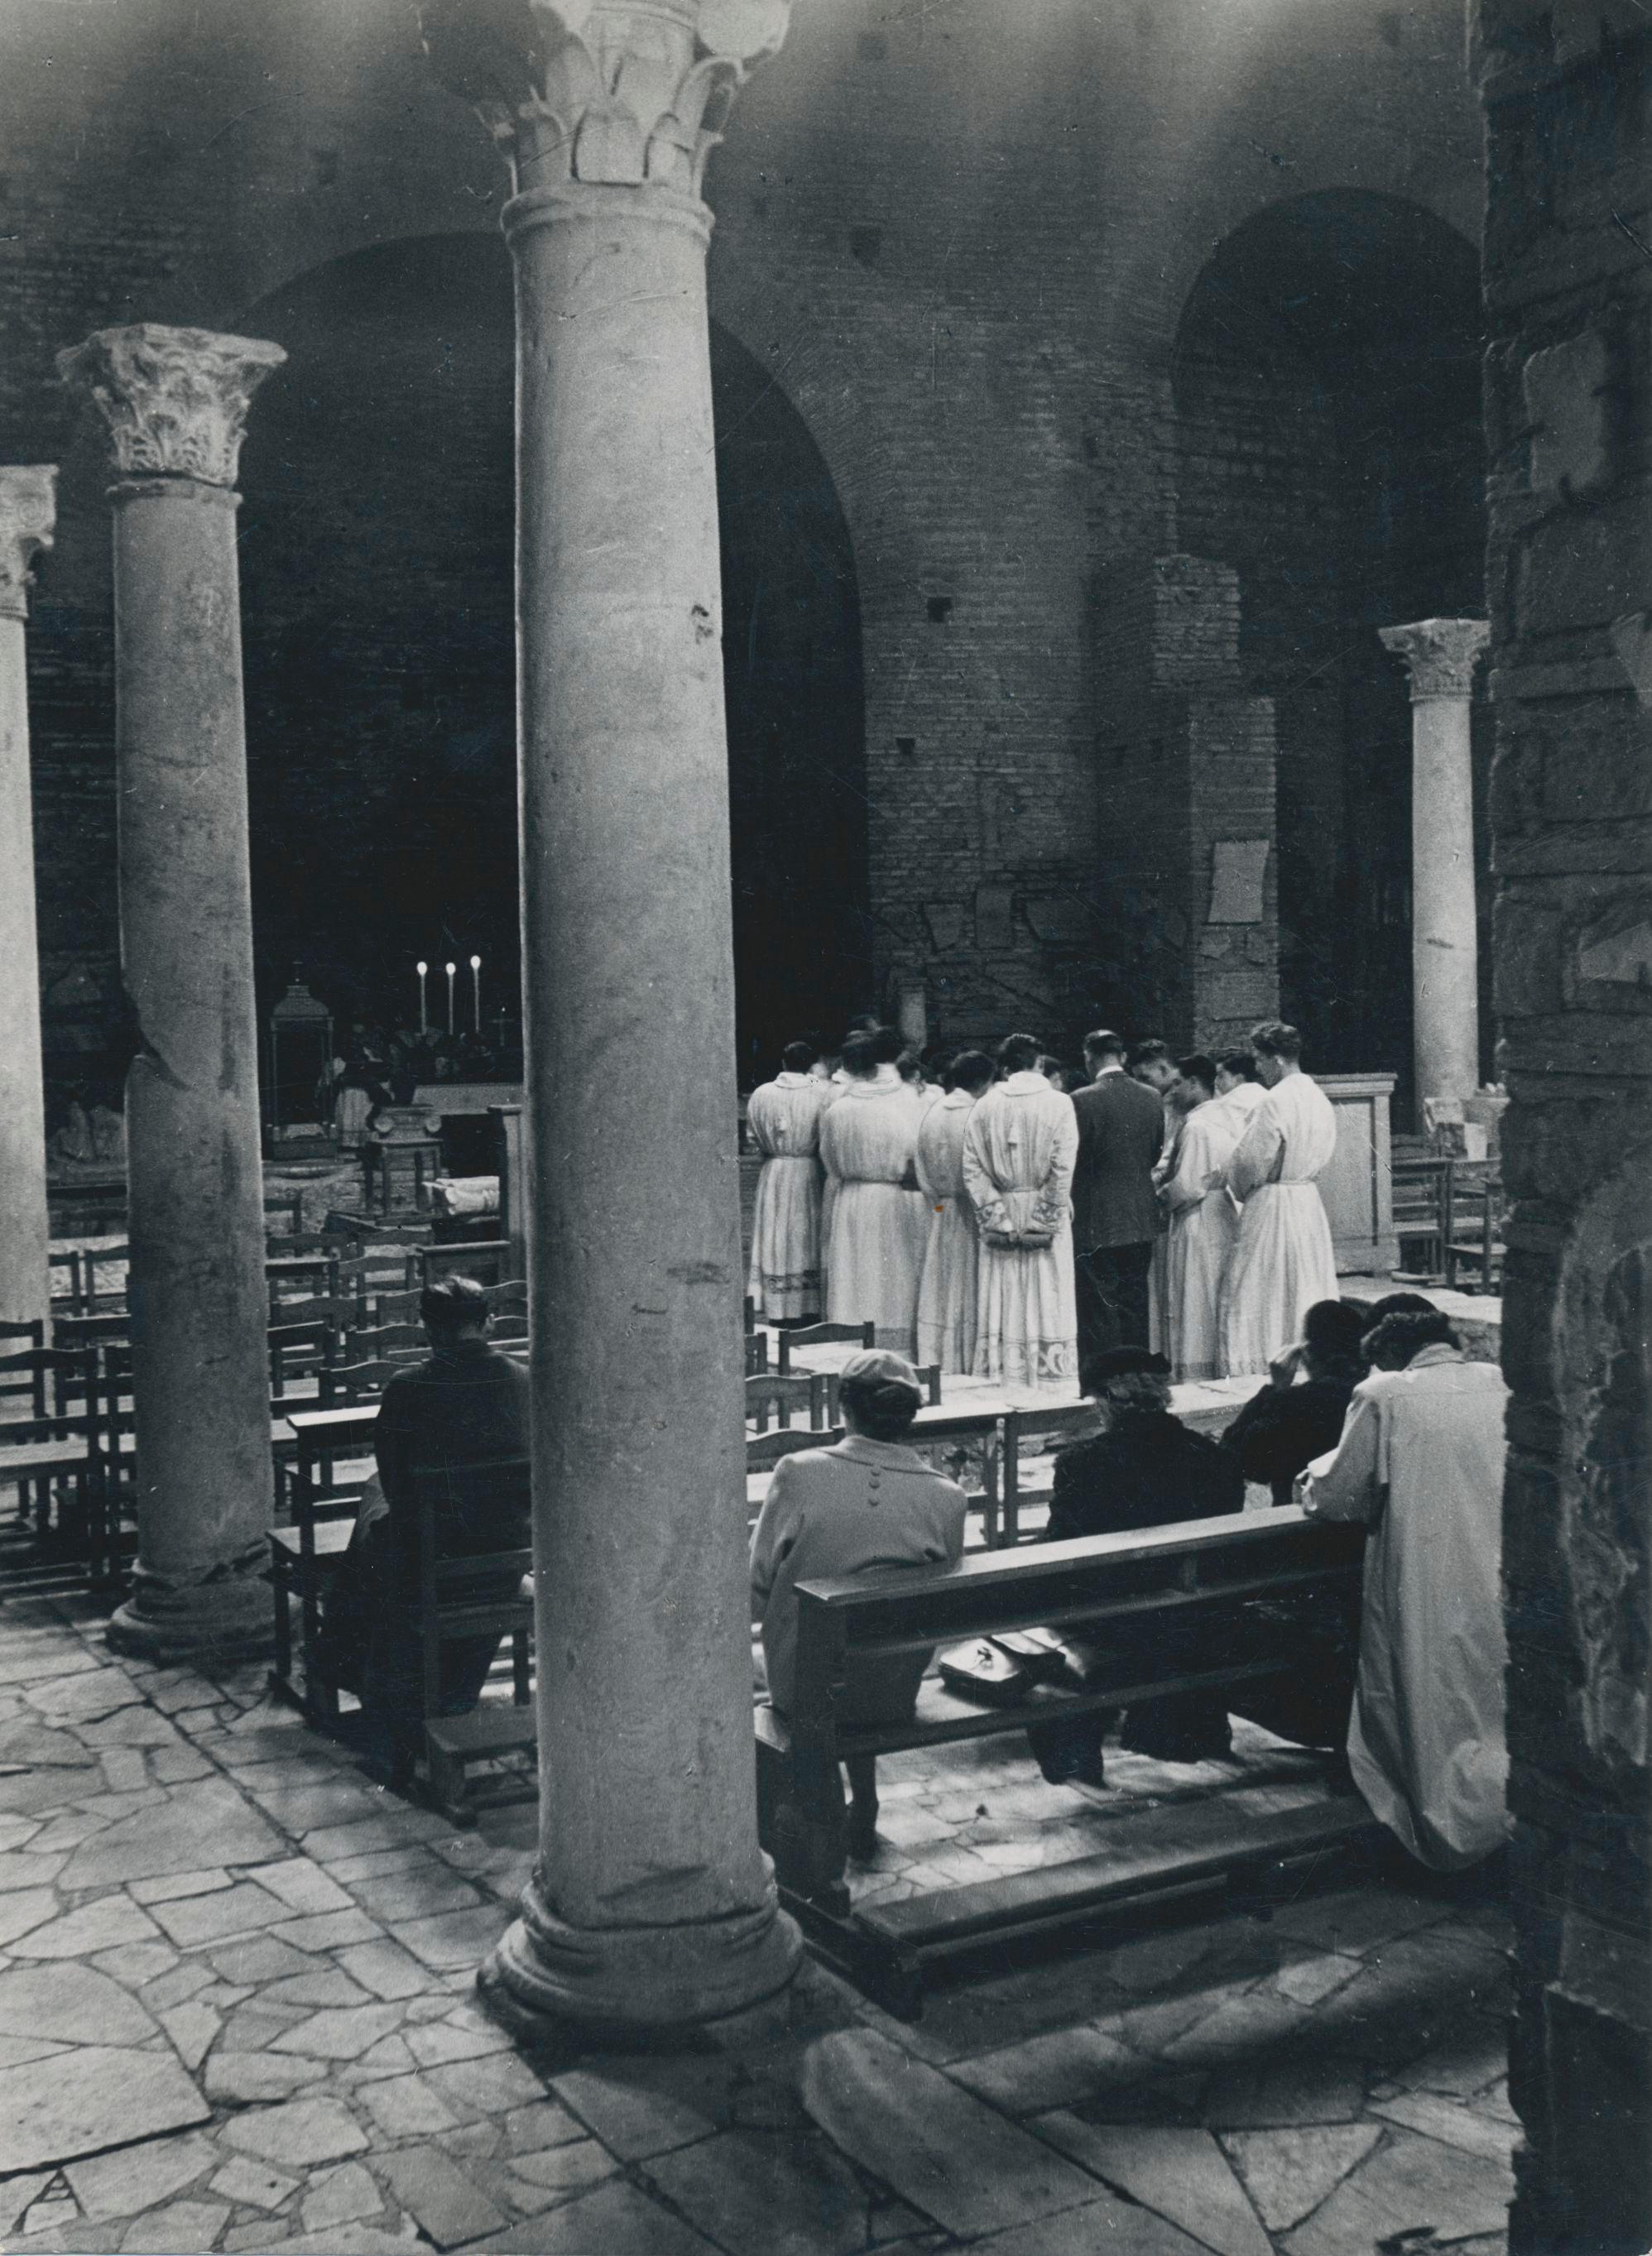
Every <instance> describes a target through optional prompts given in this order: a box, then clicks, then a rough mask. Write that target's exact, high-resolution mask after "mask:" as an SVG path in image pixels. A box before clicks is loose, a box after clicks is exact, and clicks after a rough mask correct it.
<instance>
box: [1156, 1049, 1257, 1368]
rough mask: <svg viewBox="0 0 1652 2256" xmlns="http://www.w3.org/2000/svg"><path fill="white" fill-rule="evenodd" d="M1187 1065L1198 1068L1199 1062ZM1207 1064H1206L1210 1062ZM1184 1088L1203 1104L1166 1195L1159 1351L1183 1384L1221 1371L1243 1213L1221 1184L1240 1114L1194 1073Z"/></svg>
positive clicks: (1189, 1124)
mask: <svg viewBox="0 0 1652 2256" xmlns="http://www.w3.org/2000/svg"><path fill="white" fill-rule="evenodd" d="M1187 1063H1188V1066H1189V1067H1192V1066H1193V1065H1194V1063H1195V1061H1194V1060H1193V1059H1191V1058H1190V1059H1189V1060H1188V1061H1187ZM1203 1063H1204V1065H1205V1066H1206V1067H1208V1065H1209V1061H1208V1059H1207V1060H1204V1061H1203ZM1186 1086H1187V1087H1188V1088H1189V1089H1190V1091H1191V1092H1195V1093H1197V1095H1198V1099H1199V1101H1198V1102H1197V1103H1195V1104H1194V1106H1193V1108H1192V1110H1190V1112H1189V1113H1188V1115H1187V1117H1186V1118H1185V1119H1184V1120H1183V1123H1182V1128H1181V1132H1180V1134H1179V1135H1178V1136H1177V1138H1176V1143H1175V1159H1174V1161H1173V1164H1172V1166H1171V1168H1170V1172H1169V1174H1168V1176H1167V1177H1166V1179H1165V1183H1164V1189H1163V1194H1162V1195H1163V1199H1164V1205H1165V1210H1166V1212H1167V1213H1168V1216H1169V1217H1170V1230H1169V1236H1168V1238H1167V1240H1166V1251H1165V1290H1164V1329H1165V1337H1164V1341H1163V1343H1162V1346H1161V1351H1162V1352H1163V1353H1164V1354H1165V1355H1166V1356H1168V1357H1169V1361H1170V1377H1171V1380H1172V1382H1173V1383H1174V1384H1175V1385H1178V1386H1182V1385H1186V1384H1188V1382H1189V1381H1190V1380H1193V1379H1200V1378H1219V1377H1220V1376H1221V1371H1222V1329H1221V1315H1222V1286H1223V1282H1224V1280H1225V1277H1226V1275H1227V1265H1228V1262H1229V1260H1230V1259H1231V1258H1232V1251H1233V1244H1234V1241H1235V1239H1236V1238H1237V1237H1238V1236H1239V1214H1238V1210H1237V1209H1236V1208H1235V1207H1234V1204H1233V1202H1232V1199H1231V1198H1230V1197H1229V1196H1228V1194H1227V1188H1226V1186H1225V1182H1224V1181H1223V1170H1224V1169H1225V1167H1226V1166H1227V1164H1228V1161H1229V1160H1231V1159H1232V1156H1233V1153H1234V1151H1235V1149H1236V1148H1237V1146H1238V1144H1239V1118H1238V1117H1237V1116H1236V1115H1235V1114H1233V1113H1232V1112H1228V1111H1225V1110H1224V1109H1223V1107H1222V1105H1221V1104H1220V1103H1218V1101H1217V1100H1216V1098H1215V1097H1214V1096H1211V1095H1210V1094H1209V1093H1208V1091H1206V1089H1205V1086H1204V1082H1203V1081H1202V1080H1201V1079H1199V1078H1197V1077H1196V1076H1195V1075H1193V1074H1192V1073H1189V1074H1188V1075H1187V1076H1186Z"/></svg>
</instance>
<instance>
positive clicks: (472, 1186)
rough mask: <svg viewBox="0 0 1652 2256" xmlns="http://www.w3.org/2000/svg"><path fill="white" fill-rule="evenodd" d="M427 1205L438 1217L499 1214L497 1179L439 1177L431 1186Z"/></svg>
mask: <svg viewBox="0 0 1652 2256" xmlns="http://www.w3.org/2000/svg"><path fill="white" fill-rule="evenodd" d="M430 1203H431V1205H432V1206H433V1207H434V1209H435V1210H436V1212H437V1213H438V1214H452V1215H458V1214H498V1211H499V1179H498V1176H497V1175H438V1176H437V1177H436V1180H435V1181H434V1182H433V1183H432V1184H431V1186H430Z"/></svg>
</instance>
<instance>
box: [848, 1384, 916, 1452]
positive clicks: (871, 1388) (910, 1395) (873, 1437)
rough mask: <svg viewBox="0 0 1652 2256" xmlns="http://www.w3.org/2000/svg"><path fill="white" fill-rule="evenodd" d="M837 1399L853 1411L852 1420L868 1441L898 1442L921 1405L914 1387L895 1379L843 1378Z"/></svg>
mask: <svg viewBox="0 0 1652 2256" xmlns="http://www.w3.org/2000/svg"><path fill="white" fill-rule="evenodd" d="M837 1399H838V1400H839V1401H840V1402H842V1403H844V1404H845V1405H846V1406H848V1407H849V1408H850V1409H851V1410H852V1411H853V1412H854V1414H855V1422H856V1424H857V1425H858V1426H859V1427H861V1428H863V1430H864V1431H865V1435H866V1437H867V1439H868V1440H869V1441H873V1442H897V1441H899V1440H900V1436H901V1435H903V1434H904V1433H907V1432H908V1431H909V1430H910V1428H911V1425H912V1421H913V1420H914V1418H915V1417H916V1416H917V1414H918V1412H919V1409H920V1408H921V1406H922V1402H923V1397H922V1395H921V1393H920V1392H919V1391H918V1389H917V1388H916V1387H915V1386H907V1385H903V1384H902V1382H901V1381H900V1379H898V1378H846V1379H844V1383H843V1385H842V1386H841V1387H840V1388H839V1389H838V1393H837Z"/></svg>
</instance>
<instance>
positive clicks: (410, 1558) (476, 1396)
mask: <svg viewBox="0 0 1652 2256" xmlns="http://www.w3.org/2000/svg"><path fill="white" fill-rule="evenodd" d="M373 1449H374V1454H375V1456H376V1457H377V1459H378V1478H379V1482H380V1484H381V1485H382V1487H383V1489H384V1491H385V1502H386V1503H387V1504H388V1505H389V1506H390V1529H391V1533H392V1539H393V1543H394V1548H395V1552H396V1554H397V1556H398V1562H399V1568H400V1571H401V1574H402V1576H403V1577H404V1578H405V1581H404V1587H406V1588H407V1589H408V1590H411V1587H412V1584H413V1576H414V1572H415V1562H416V1559H417V1546H418V1534H417V1529H416V1526H415V1524H414V1520H413V1512H414V1508H415V1505H416V1501H417V1499H416V1498H415V1495H414V1491H413V1471H414V1469H415V1468H416V1467H427V1466H441V1467H449V1468H451V1467H457V1466H461V1465H485V1464H493V1463H505V1462H507V1461H509V1460H511V1459H513V1458H514V1459H521V1458H525V1457H526V1456H527V1454H528V1378H527V1371H526V1367H525V1366H524V1365H523V1364H520V1363H519V1362H517V1361H516V1360H515V1359H514V1358H513V1357H511V1356H508V1355H502V1354H501V1353H500V1352H499V1350H498V1348H492V1347H490V1346H489V1345H488V1344H487V1343H486V1341H485V1340H467V1341H462V1342H461V1343H459V1344H458V1345H456V1346H455V1347H451V1348H442V1349H441V1350H438V1352H437V1353H436V1354H434V1355H433V1356H432V1357H430V1360H429V1361H428V1362H427V1363H422V1364H416V1365H415V1366H414V1367H413V1369H411V1370H409V1371H402V1372H399V1374H398V1375H397V1377H396V1378H392V1380H391V1382H390V1384H389V1385H388V1386H386V1387H385V1394H384V1399H383V1401H382V1403H381V1404H380V1406H379V1411H378V1423H377V1424H376V1426H375V1427H374V1428H373ZM528 1533H529V1524H528V1517H527V1512H526V1505H525V1494H524V1491H523V1490H522V1488H521V1486H520V1485H519V1484H515V1483H510V1482H505V1483H502V1484H501V1490H500V1497H499V1508H498V1514H497V1515H496V1516H495V1524H490V1525H488V1526H477V1525H471V1526H466V1527H463V1528H458V1527H446V1526H442V1525H441V1519H440V1514H439V1515H438V1520H437V1526H436V1547H437V1550H438V1552H439V1553H440V1555H441V1556H443V1557H448V1558H452V1557H456V1556H459V1555H462V1554H463V1553H466V1552H478V1553H485V1552H489V1551H513V1550H519V1549H521V1548H523V1547H525V1546H526V1543H527V1541H528Z"/></svg>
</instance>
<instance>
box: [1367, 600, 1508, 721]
mask: <svg viewBox="0 0 1652 2256" xmlns="http://www.w3.org/2000/svg"><path fill="white" fill-rule="evenodd" d="M1377 634H1378V637H1379V638H1380V641H1381V644H1382V646H1383V648H1384V649H1385V650H1391V651H1393V652H1394V655H1395V656H1396V657H1398V658H1402V659H1404V660H1405V662H1406V667H1407V670H1408V673H1409V674H1410V677H1411V702H1412V703H1413V704H1414V705H1420V704H1421V703H1422V702H1423V699H1424V698H1425V697H1466V696H1467V695H1468V694H1469V692H1470V690H1471V689H1472V687H1473V686H1474V665H1475V661H1476V659H1478V658H1479V654H1480V652H1482V651H1483V650H1484V649H1485V647H1486V640H1487V638H1488V637H1489V636H1490V634H1491V628H1490V626H1489V625H1488V624H1486V621H1485V620H1484V619H1416V620H1414V621H1413V622H1412V624H1410V625H1409V626H1403V627H1379V628H1378V629H1377Z"/></svg>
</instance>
